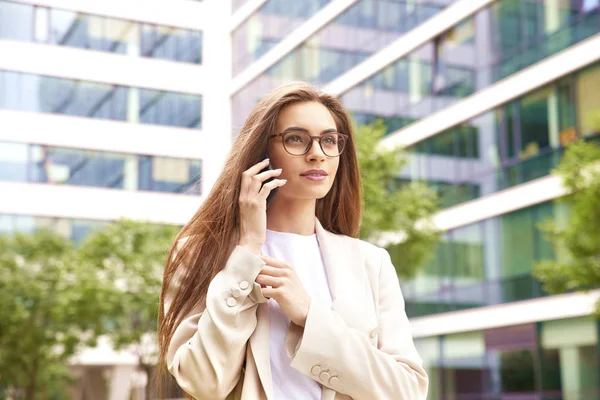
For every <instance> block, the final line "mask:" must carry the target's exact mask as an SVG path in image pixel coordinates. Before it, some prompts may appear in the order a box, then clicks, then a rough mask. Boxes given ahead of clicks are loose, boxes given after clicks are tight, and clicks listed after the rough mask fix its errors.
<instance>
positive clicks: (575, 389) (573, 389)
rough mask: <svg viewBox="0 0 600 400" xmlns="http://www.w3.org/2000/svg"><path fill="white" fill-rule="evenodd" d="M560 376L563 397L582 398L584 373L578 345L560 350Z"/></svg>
mask: <svg viewBox="0 0 600 400" xmlns="http://www.w3.org/2000/svg"><path fill="white" fill-rule="evenodd" d="M559 351H560V377H561V381H562V382H561V383H562V391H563V398H564V399H565V400H581V398H582V397H581V396H582V393H581V382H580V376H581V374H582V372H583V371H582V369H581V362H580V359H579V352H578V349H577V347H576V346H571V347H563V348H561V349H560V350H559Z"/></svg>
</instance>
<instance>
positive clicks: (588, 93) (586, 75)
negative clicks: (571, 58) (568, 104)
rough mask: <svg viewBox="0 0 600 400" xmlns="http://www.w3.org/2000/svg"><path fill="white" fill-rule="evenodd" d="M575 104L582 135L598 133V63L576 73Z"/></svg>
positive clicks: (599, 70) (599, 120)
mask: <svg viewBox="0 0 600 400" xmlns="http://www.w3.org/2000/svg"><path fill="white" fill-rule="evenodd" d="M575 80H576V82H577V83H576V94H577V97H576V104H577V123H578V124H579V130H580V132H581V134H582V135H583V136H584V137H592V136H596V135H599V134H600V96H598V88H599V87H600V65H595V66H593V67H590V68H588V69H586V70H584V71H582V72H581V73H579V74H577V77H576V78H575Z"/></svg>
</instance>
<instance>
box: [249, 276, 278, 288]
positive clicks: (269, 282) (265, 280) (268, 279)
mask: <svg viewBox="0 0 600 400" xmlns="http://www.w3.org/2000/svg"><path fill="white" fill-rule="evenodd" d="M255 281H256V283H259V284H261V285H262V286H271V287H275V288H276V287H279V286H281V285H282V284H283V282H281V279H280V278H278V277H276V276H269V275H262V274H259V275H258V276H257V277H256V279H255Z"/></svg>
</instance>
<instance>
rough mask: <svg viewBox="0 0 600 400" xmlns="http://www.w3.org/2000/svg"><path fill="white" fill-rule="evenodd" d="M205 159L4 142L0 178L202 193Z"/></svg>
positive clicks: (18, 180)
mask: <svg viewBox="0 0 600 400" xmlns="http://www.w3.org/2000/svg"><path fill="white" fill-rule="evenodd" d="M201 173H202V162H201V161H200V160H187V159H178V158H167V157H157V156H141V155H135V154H120V153H110V152H103V151H89V150H78V149H68V148H58V147H52V146H43V145H34V144H21V143H0V180H8V181H17V182H43V183H52V184H60V185H76V186H92V187H103V188H114V189H125V190H148V191H155V192H171V193H184V194H200V185H199V184H197V183H198V182H199V179H200V176H201Z"/></svg>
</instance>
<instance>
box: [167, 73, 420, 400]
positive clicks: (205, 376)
mask: <svg viewBox="0 0 600 400" xmlns="http://www.w3.org/2000/svg"><path fill="white" fill-rule="evenodd" d="M265 153H268V156H269V158H270V164H271V165H272V168H274V169H270V170H269V169H268V168H267V167H268V165H269V161H268V160H265V159H264V155H265ZM265 169H266V170H265ZM263 170H265V171H264V172H261V171H263ZM275 189H277V192H276V195H275V196H274V197H273V198H272V202H270V203H269V206H268V207H267V197H268V195H269V194H270V193H272V192H273V191H274V190H275ZM360 221H361V184H360V180H359V171H358V165H357V160H356V150H355V147H354V138H353V132H352V127H351V122H350V119H349V117H348V115H347V114H346V111H345V110H344V108H343V107H342V105H341V104H340V102H339V101H338V100H337V99H336V98H334V97H332V96H329V95H327V94H323V93H320V92H318V91H317V90H316V89H314V88H313V87H311V86H309V85H306V84H301V83H294V84H288V85H284V86H282V87H279V88H278V89H275V90H274V91H272V92H271V93H269V94H267V95H266V96H265V97H264V98H263V99H262V101H261V102H260V103H259V104H258V105H257V106H256V108H255V109H254V110H253V111H252V113H251V114H250V116H249V117H248V120H247V121H246V123H245V124H244V126H243V127H242V130H241V132H240V134H239V136H238V137H237V139H236V140H235V143H234V144H233V146H232V149H231V152H230V154H229V157H228V160H227V162H226V165H225V168H224V170H223V172H222V174H221V176H220V178H219V179H218V180H217V182H216V183H215V185H214V187H213V189H212V190H211V192H210V194H209V195H208V197H207V198H206V200H205V201H204V203H203V204H202V205H201V207H200V209H199V210H198V211H197V212H196V214H195V215H194V217H193V218H192V219H191V221H190V222H189V223H188V224H187V225H186V226H185V227H184V228H183V230H182V231H181V233H180V234H179V236H178V240H177V241H176V243H175V244H174V246H173V248H172V250H171V254H170V255H169V261H168V263H167V266H166V270H165V274H164V283H163V291H162V295H161V309H160V315H161V317H162V318H161V321H160V326H159V332H158V333H159V346H160V356H161V358H160V363H161V365H165V364H166V365H167V367H168V370H169V372H170V373H171V374H172V375H173V376H174V377H175V379H176V380H177V383H178V384H179V386H181V388H182V389H183V390H184V391H185V392H186V393H188V394H189V395H191V396H193V397H195V398H198V399H210V400H216V399H243V400H258V399H265V400H288V399H295V400H298V399H301V400H304V399H315V400H316V399H328V400H333V399H336V400H340V399H357V400H375V399H386V400H387V399H404V400H420V399H425V397H426V394H427V385H428V380H427V375H426V373H425V371H424V370H423V367H422V362H421V359H420V357H419V355H418V354H417V351H416V349H415V347H414V344H413V341H412V337H411V333H410V327H409V323H408V319H407V317H406V313H405V311H404V300H403V297H402V294H401V292H400V286H399V283H398V278H397V276H396V273H395V270H394V267H393V265H392V263H391V261H390V256H389V254H388V253H387V251H385V250H384V249H381V248H378V247H376V246H374V245H371V244H369V243H367V242H364V241H361V240H359V239H356V236H357V234H358V231H359V226H360Z"/></svg>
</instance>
